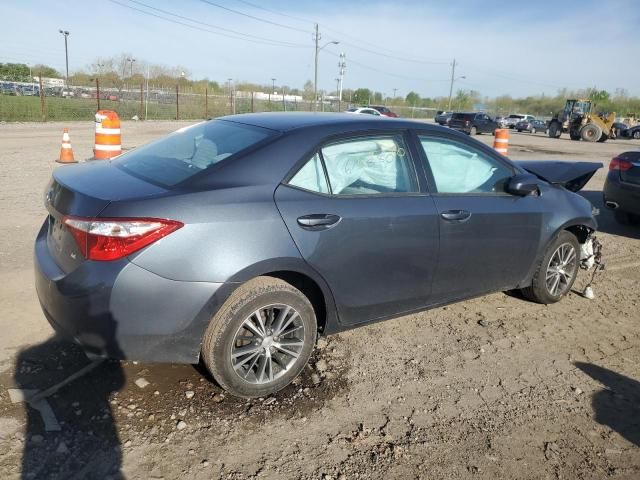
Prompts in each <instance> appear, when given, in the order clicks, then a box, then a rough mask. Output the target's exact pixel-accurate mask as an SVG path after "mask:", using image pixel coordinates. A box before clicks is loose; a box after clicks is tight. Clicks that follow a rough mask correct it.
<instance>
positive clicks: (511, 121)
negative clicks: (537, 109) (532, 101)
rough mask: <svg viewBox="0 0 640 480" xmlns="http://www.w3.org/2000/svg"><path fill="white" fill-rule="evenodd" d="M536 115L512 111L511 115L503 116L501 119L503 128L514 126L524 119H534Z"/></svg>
mask: <svg viewBox="0 0 640 480" xmlns="http://www.w3.org/2000/svg"><path fill="white" fill-rule="evenodd" d="M535 119H536V117H534V116H533V115H526V114H524V113H512V114H511V115H509V116H508V117H505V118H504V119H503V122H502V123H503V125H504V127H505V128H515V127H516V123H518V122H520V121H522V120H524V121H530V120H535Z"/></svg>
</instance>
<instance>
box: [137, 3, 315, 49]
mask: <svg viewBox="0 0 640 480" xmlns="http://www.w3.org/2000/svg"><path fill="white" fill-rule="evenodd" d="M127 1H128V2H130V3H135V4H137V5H141V6H143V7H146V8H148V9H149V10H154V11H156V12H161V13H164V14H165V15H171V16H172V17H176V18H180V19H182V20H186V21H188V22H193V23H196V24H199V25H204V26H206V27H211V28H215V29H217V30H223V31H225V32H229V33H232V34H234V35H240V36H244V37H250V38H254V39H256V40H261V41H266V42H269V43H281V44H282V45H283V46H291V47H307V45H302V44H295V43H291V42H283V41H281V40H272V39H270V38H265V37H259V36H257V35H251V34H249V33H242V32H238V31H236V30H231V29H229V28H225V27H219V26H217V25H213V24H211V23H206V22H201V21H200V20H195V19H193V18H189V17H185V16H183V15H178V14H177V13H173V12H169V11H167V10H162V9H161V8H157V7H154V6H151V5H147V4H146V3H143V2H139V1H137V0H127Z"/></svg>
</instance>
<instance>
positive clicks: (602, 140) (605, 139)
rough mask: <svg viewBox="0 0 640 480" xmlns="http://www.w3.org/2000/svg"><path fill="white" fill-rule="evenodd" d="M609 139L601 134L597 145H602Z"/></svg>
mask: <svg viewBox="0 0 640 480" xmlns="http://www.w3.org/2000/svg"><path fill="white" fill-rule="evenodd" d="M608 139H609V137H608V136H607V135H606V134H605V133H603V134H602V135H600V138H599V139H598V143H604V142H606V141H607V140H608Z"/></svg>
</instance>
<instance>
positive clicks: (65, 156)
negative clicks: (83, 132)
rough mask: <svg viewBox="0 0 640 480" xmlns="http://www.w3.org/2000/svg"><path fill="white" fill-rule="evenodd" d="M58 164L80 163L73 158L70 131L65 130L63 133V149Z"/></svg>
mask: <svg viewBox="0 0 640 480" xmlns="http://www.w3.org/2000/svg"><path fill="white" fill-rule="evenodd" d="M56 162H58V163H78V162H77V161H76V160H75V159H74V158H73V148H71V138H70V137H69V129H68V128H65V129H64V132H63V133H62V148H61V149H60V158H59V159H58V160H56Z"/></svg>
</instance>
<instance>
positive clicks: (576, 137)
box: [569, 131, 580, 141]
mask: <svg viewBox="0 0 640 480" xmlns="http://www.w3.org/2000/svg"><path fill="white" fill-rule="evenodd" d="M569 138H570V139H571V140H575V141H577V140H580V135H576V134H575V133H573V132H571V131H570V132H569Z"/></svg>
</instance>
